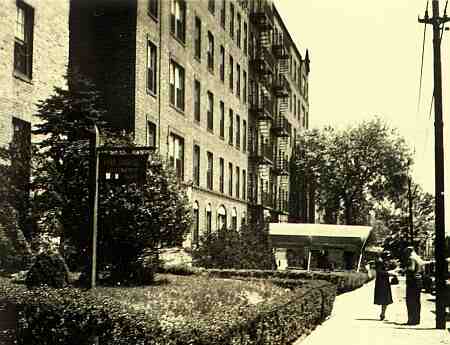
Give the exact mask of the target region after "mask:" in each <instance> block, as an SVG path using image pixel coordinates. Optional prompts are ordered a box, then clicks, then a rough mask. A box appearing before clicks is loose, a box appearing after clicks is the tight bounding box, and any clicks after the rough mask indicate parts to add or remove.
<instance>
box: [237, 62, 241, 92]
mask: <svg viewBox="0 0 450 345" xmlns="http://www.w3.org/2000/svg"><path fill="white" fill-rule="evenodd" d="M236 96H237V98H240V97H241V66H240V65H239V64H237V65H236Z"/></svg>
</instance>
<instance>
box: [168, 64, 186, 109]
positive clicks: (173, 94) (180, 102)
mask: <svg viewBox="0 0 450 345" xmlns="http://www.w3.org/2000/svg"><path fill="white" fill-rule="evenodd" d="M170 104H172V105H173V106H175V107H177V108H178V109H180V110H183V111H184V68H183V67H181V66H180V65H178V64H177V63H176V62H175V61H173V60H170Z"/></svg>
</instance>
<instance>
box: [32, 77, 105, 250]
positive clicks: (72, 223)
mask: <svg viewBox="0 0 450 345" xmlns="http://www.w3.org/2000/svg"><path fill="white" fill-rule="evenodd" d="M66 79H67V82H68V86H69V88H68V89H63V88H55V89H54V94H53V95H52V96H50V97H49V98H48V99H46V100H42V101H40V102H39V103H38V110H37V113H36V117H37V118H38V119H39V122H38V123H37V124H36V126H35V129H34V130H33V134H35V135H37V136H38V138H39V139H40V140H38V141H37V142H36V143H35V144H34V145H33V161H34V164H33V167H34V171H33V178H32V190H33V191H34V200H33V205H34V214H36V215H37V216H36V217H37V218H38V224H39V228H40V229H39V231H41V232H46V233H51V234H53V235H54V236H61V237H62V238H63V242H64V239H65V237H66V236H67V237H68V238H67V239H68V240H69V241H71V242H72V244H73V245H74V246H76V247H77V248H80V250H84V248H86V247H87V241H88V238H89V232H88V231H89V230H88V229H89V206H88V205H89V204H88V194H89V193H88V184H87V181H88V175H89V140H88V139H89V130H91V129H92V128H93V125H94V123H95V124H97V125H98V126H101V125H103V124H104V122H103V120H102V118H103V116H104V114H105V110H104V106H103V102H102V98H101V95H100V93H99V92H98V91H96V89H95V86H94V85H93V84H92V83H91V82H90V81H89V80H88V79H86V78H84V77H83V76H81V75H80V74H78V73H75V72H69V73H68V75H67V77H66Z"/></svg>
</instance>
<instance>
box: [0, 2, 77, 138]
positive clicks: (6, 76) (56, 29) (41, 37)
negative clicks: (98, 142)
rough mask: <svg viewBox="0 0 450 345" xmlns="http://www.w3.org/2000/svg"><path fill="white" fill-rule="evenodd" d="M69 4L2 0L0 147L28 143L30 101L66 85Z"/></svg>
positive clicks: (30, 123)
mask: <svg viewBox="0 0 450 345" xmlns="http://www.w3.org/2000/svg"><path fill="white" fill-rule="evenodd" d="M69 9H70V1H69V0H59V1H53V0H26V1H21V0H4V1H2V4H1V6H0V85H1V87H0V145H1V146H5V145H7V144H9V143H11V142H12V143H16V142H17V144H18V143H19V142H22V143H24V142H27V141H28V142H29V141H30V140H31V133H30V130H31V126H32V124H33V123H34V122H35V120H33V114H34V113H35V111H36V102H37V101H38V100H42V99H45V98H47V97H48V96H50V95H51V94H52V93H53V88H54V87H55V86H59V87H63V86H64V85H65V84H66V81H65V79H64V75H65V74H66V71H67V65H68V63H69ZM19 139H20V140H19ZM21 139H24V140H21ZM28 145H29V144H28Z"/></svg>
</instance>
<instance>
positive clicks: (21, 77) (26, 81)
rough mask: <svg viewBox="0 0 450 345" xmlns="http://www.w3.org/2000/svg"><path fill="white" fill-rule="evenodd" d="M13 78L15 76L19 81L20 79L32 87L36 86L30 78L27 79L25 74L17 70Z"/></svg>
mask: <svg viewBox="0 0 450 345" xmlns="http://www.w3.org/2000/svg"><path fill="white" fill-rule="evenodd" d="M13 76H14V78H17V79H19V80H21V81H23V82H25V83H28V84H30V85H33V84H34V83H33V81H32V80H31V79H30V78H29V77H27V76H26V75H25V74H22V73H20V72H18V71H16V70H14V72H13Z"/></svg>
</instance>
